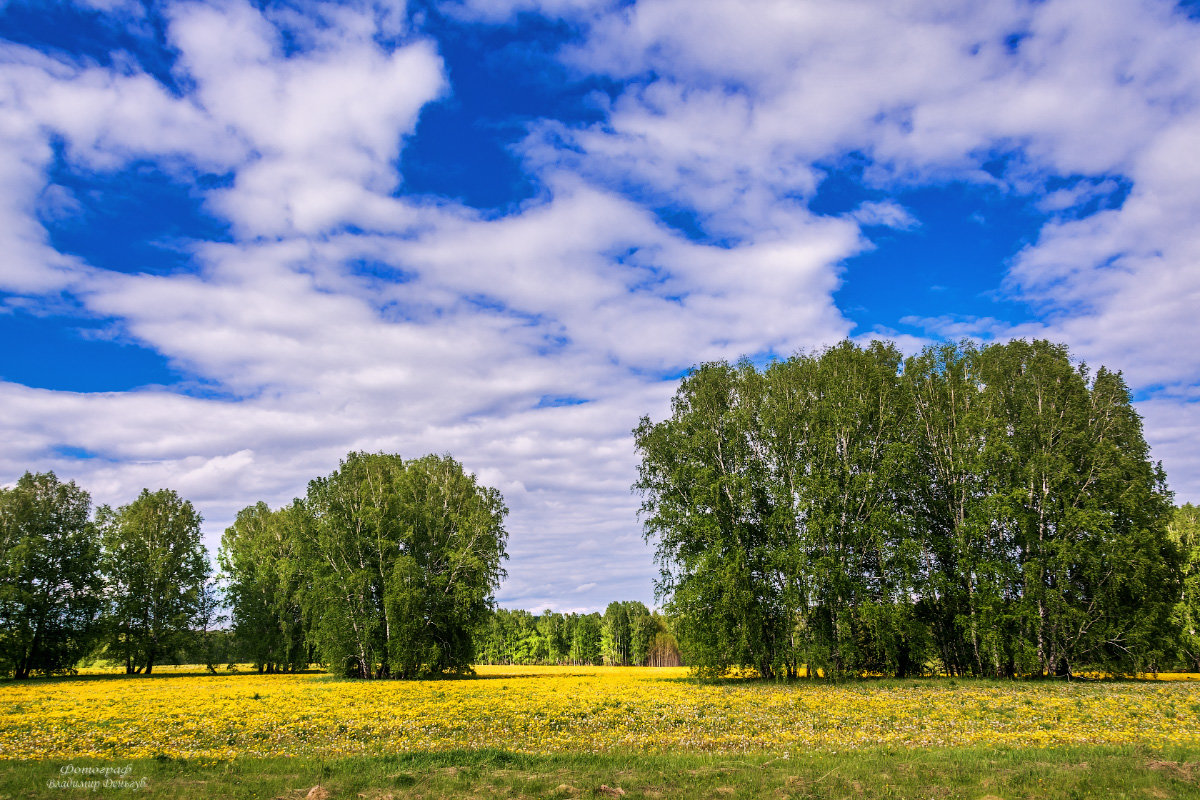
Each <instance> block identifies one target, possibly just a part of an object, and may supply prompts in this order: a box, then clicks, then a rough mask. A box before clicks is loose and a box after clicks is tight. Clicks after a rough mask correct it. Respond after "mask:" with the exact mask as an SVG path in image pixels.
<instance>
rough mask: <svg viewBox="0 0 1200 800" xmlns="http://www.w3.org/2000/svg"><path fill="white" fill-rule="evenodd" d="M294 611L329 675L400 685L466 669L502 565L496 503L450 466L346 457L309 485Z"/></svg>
mask: <svg viewBox="0 0 1200 800" xmlns="http://www.w3.org/2000/svg"><path fill="white" fill-rule="evenodd" d="M305 509H306V511H307V514H308V519H309V523H308V524H309V533H308V535H306V536H305V537H304V547H305V550H304V553H305V554H304V561H305V563H306V564H308V565H309V568H310V569H311V570H312V580H311V587H310V588H308V589H307V590H306V593H305V596H304V605H305V610H306V613H307V614H308V617H309V619H310V620H312V632H313V634H312V635H313V641H314V644H315V645H316V649H317V652H318V654H319V655H320V657H321V660H322V661H323V662H324V663H325V664H326V665H328V666H331V667H334V668H337V669H340V670H344V671H346V672H347V673H348V674H353V675H357V676H360V677H371V676H372V675H374V676H376V677H386V676H394V677H401V678H410V677H416V676H418V675H424V674H431V673H438V672H447V671H449V672H461V671H466V670H469V669H470V666H471V663H472V662H473V660H474V657H475V651H474V634H475V633H476V631H477V629H478V627H479V626H480V625H482V624H484V623H486V621H487V618H488V611H489V609H490V607H491V604H492V592H493V591H494V589H495V587H496V586H497V585H498V584H499V581H500V578H501V577H502V576H503V574H504V572H503V570H502V569H501V566H500V564H501V561H502V560H503V559H504V558H506V557H507V554H506V553H505V549H504V546H505V541H506V539H507V534H506V532H505V531H504V527H503V519H504V516H505V515H506V514H507V513H508V509H507V508H505V506H504V502H503V499H502V498H501V496H500V493H499V492H498V491H496V490H495V489H491V488H487V487H483V486H480V485H479V484H478V483H477V482H476V480H475V477H474V476H473V475H470V474H468V473H466V472H465V471H464V470H463V468H462V465H461V464H459V463H458V462H457V461H455V460H454V459H452V458H450V457H448V456H444V457H443V456H426V457H424V458H420V459H416V460H414V461H407V462H406V461H404V460H403V459H402V458H401V457H400V456H398V455H385V454H382V453H379V454H368V453H351V454H349V455H348V456H347V457H346V459H345V460H344V461H342V463H341V465H340V466H339V468H338V470H336V471H335V472H334V473H333V474H332V475H330V476H329V477H327V478H319V479H317V480H314V481H313V482H312V483H310V484H309V490H308V498H307V500H306V502H305Z"/></svg>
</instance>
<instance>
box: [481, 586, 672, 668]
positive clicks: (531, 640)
mask: <svg viewBox="0 0 1200 800" xmlns="http://www.w3.org/2000/svg"><path fill="white" fill-rule="evenodd" d="M475 651H476V653H477V654H478V660H479V663H481V664H571V665H582V664H608V665H615V666H630V665H633V666H646V667H676V666H680V665H682V663H683V662H682V660H681V659H680V655H679V644H678V642H676V640H675V636H674V635H673V634H672V633H671V632H670V630H669V629H668V626H667V620H666V619H665V618H664V617H663V616H662V615H661V614H658V613H651V612H650V610H649V609H647V608H646V606H645V605H644V604H642V603H639V602H636V601H631V602H614V603H609V604H608V608H607V609H605V611H604V614H603V615H601V614H598V613H592V614H561V613H558V612H554V611H550V610H549V609H547V610H546V611H544V612H542V614H540V615H537V616H535V615H533V614H531V613H530V612H528V611H519V610H518V611H510V610H508V609H504V608H500V609H497V610H496V611H495V612H493V613H492V614H491V616H490V618H489V619H488V621H487V624H485V625H483V626H482V627H481V628H479V630H478V633H477V634H476V637H475Z"/></svg>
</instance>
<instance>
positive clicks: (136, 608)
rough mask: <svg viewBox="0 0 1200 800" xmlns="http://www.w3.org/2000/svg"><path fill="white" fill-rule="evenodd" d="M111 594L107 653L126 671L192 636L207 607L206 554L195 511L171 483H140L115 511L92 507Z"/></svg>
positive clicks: (148, 665)
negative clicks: (131, 497) (143, 485)
mask: <svg viewBox="0 0 1200 800" xmlns="http://www.w3.org/2000/svg"><path fill="white" fill-rule="evenodd" d="M96 516H97V523H98V526H99V528H100V531H101V542H102V547H103V556H102V564H103V573H104V578H105V582H106V590H107V593H108V601H109V602H108V605H109V607H108V627H109V630H108V637H109V646H110V651H111V652H112V653H114V654H116V655H117V656H118V657H119V658H121V659H123V660H124V661H125V671H126V673H128V674H132V673H135V672H141V671H143V670H145V673H146V674H147V675H149V674H150V673H151V672H152V671H153V669H154V665H155V664H156V663H159V662H160V661H161V660H163V659H165V658H168V657H170V656H171V654H172V653H173V651H174V650H175V649H176V648H178V647H180V646H182V645H183V644H185V643H186V642H187V641H188V640H189V639H190V638H192V637H193V631H194V629H195V627H196V626H197V623H198V622H199V619H198V617H199V615H200V612H201V611H203V610H204V590H205V583H206V581H207V579H208V575H209V566H208V557H207V555H206V553H205V550H204V546H203V545H202V544H201V543H200V521H201V520H200V515H199V514H198V513H196V509H195V508H193V507H192V504H191V503H189V502H188V501H186V500H184V499H182V498H181V497H180V496H179V495H178V494H176V493H175V492H173V491H171V490H170V489H160V490H158V491H156V492H151V491H150V490H149V489H143V490H142V493H141V494H140V495H139V496H138V498H137V499H136V500H134V501H133V502H132V503H130V504H129V505H127V506H121V507H120V508H119V509H117V510H116V511H113V510H112V509H111V508H109V507H108V506H101V507H100V509H99V510H98V511H97V514H96Z"/></svg>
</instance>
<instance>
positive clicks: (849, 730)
mask: <svg viewBox="0 0 1200 800" xmlns="http://www.w3.org/2000/svg"><path fill="white" fill-rule="evenodd" d="M1159 677H1160V678H1161V677H1174V678H1178V679H1175V680H1139V681H1120V680H1113V681H1107V680H1106V681H1075V682H1071V683H1066V682H1061V681H1057V682H1043V681H1017V682H1001V681H975V680H953V679H945V678H943V679H925V680H907V681H895V680H887V679H864V680H858V681H850V682H843V683H830V682H826V681H824V680H817V681H800V682H797V683H790V684H777V683H767V682H762V681H757V680H738V679H732V680H725V681H718V682H697V681H695V680H693V679H691V678H690V677H689V673H688V671H687V670H685V669H651V668H636V667H610V668H604V667H480V668H479V670H478V676H477V677H475V678H463V679H442V680H431V681H357V680H349V679H343V678H337V677H333V676H330V675H327V674H325V673H318V672H311V673H301V674H294V675H259V674H257V673H254V672H236V673H229V672H225V671H220V672H218V673H216V674H209V673H206V672H204V671H199V670H195V669H189V668H177V669H174V670H170V669H167V670H164V671H162V672H161V673H158V672H156V673H155V675H154V676H153V677H149V678H146V677H140V676H134V677H126V676H125V675H123V674H112V673H105V672H104V671H91V673H90V674H81V675H78V676H74V677H70V678H61V679H34V680H28V681H19V682H17V681H12V682H5V683H2V684H0V759H3V761H2V762H0V764H2V765H0V772H3V773H4V777H3V779H0V797H5V796H7V797H14V798H15V797H43V796H44V797H64V796H75V795H76V794H78V795H79V796H95V792H97V791H99V792H104V791H111V792H118V791H125V790H128V789H130V786H128V785H127V786H125V788H124V789H122V788H121V787H116V786H115V785H114V787H109V788H107V789H106V788H105V787H103V786H99V787H91V788H89V787H87V786H86V785H85V784H86V781H84V780H83V779H82V778H78V777H77V778H75V779H74V780H75V781H76V785H75V786H74V787H72V786H71V785H70V783H69V782H67V783H63V781H64V780H66V779H67V778H70V777H71V774H72V773H70V772H66V773H64V772H63V770H64V768H67V769H68V770H79V769H80V768H81V767H82V766H87V765H91V766H103V765H126V766H129V771H128V772H129V774H131V775H135V776H141V779H142V783H143V784H144V785H141V786H137V787H135V788H136V791H138V792H139V795H140V796H161V797H189V796H213V797H219V796H238V797H241V796H246V797H251V796H253V797H290V796H292V795H291V794H288V793H289V792H293V793H294V792H298V791H299V790H300V789H311V788H312V787H313V786H316V785H318V784H320V785H321V786H322V789H321V790H320V791H319V792H317V796H323V795H322V794H321V792H333V794H331V795H328V796H342V795H344V796H347V797H356V796H359V795H363V796H367V797H373V796H378V797H384V796H385V795H386V794H391V795H392V796H393V797H400V796H428V797H439V796H458V793H459V792H461V796H471V795H473V794H475V795H478V794H480V793H482V794H485V795H486V794H498V795H500V796H552V795H554V796H564V797H565V796H597V797H599V796H612V797H616V796H625V795H626V794H629V795H630V796H638V795H641V796H651V797H652V796H671V797H674V796H714V793H716V794H718V795H731V796H732V795H741V796H759V795H760V794H761V793H762V792H768V793H772V792H773V793H775V794H776V795H778V796H796V797H802V796H856V795H858V796H879V797H889V796H890V797H903V796H915V794H913V793H916V794H923V793H924V792H925V789H927V788H928V789H937V791H936V792H934V794H933V795H931V796H946V797H958V796H962V797H982V796H987V795H991V796H992V797H1007V796H1031V797H1035V796H1054V795H1055V794H1056V793H1057V792H1059V791H1060V790H1061V791H1062V792H1067V793H1065V794H1061V796H1063V797H1069V796H1073V795H1072V794H1071V792H1074V793H1075V794H1074V796H1091V795H1090V794H1089V793H1088V792H1090V791H1092V790H1096V791H1098V790H1099V788H1100V787H1105V791H1106V792H1107V791H1110V790H1111V791H1116V789H1114V787H1117V788H1120V786H1122V785H1124V784H1125V783H1128V782H1130V781H1132V782H1133V783H1132V784H1130V787H1129V791H1130V792H1132V794H1129V795H1128V796H1131V797H1133V796H1146V797H1188V796H1200V791H1198V790H1197V788H1196V786H1197V781H1196V778H1200V768H1196V762H1197V761H1200V758H1198V756H1200V682H1196V681H1189V680H1184V679H1183V678H1187V677H1194V676H1159ZM1000 763H1005V764H1011V765H1012V767H1013V768H1012V769H1009V770H1008V771H1007V772H1006V771H1005V769H1001V768H1000V767H995V766H994V765H996V764H1000ZM988 764H992V765H993V767H988V766H986V765H988ZM1080 764H1083V767H1082V768H1081V767H1080V766H1079V765H1080ZM906 770H907V772H906ZM939 770H940V772H939ZM1193 770H1194V771H1195V774H1193ZM820 771H823V774H824V773H828V774H827V775H826V777H825V778H823V779H822V780H821V781H820V782H819V783H817V782H816V781H817V779H818V778H819V777H820V775H818V774H817V772H820ZM843 773H845V774H843ZM859 773H861V774H859ZM909 773H911V774H910V775H909V777H910V778H911V780H910V781H909V784H906V783H904V780H905V779H904V776H905V775H906V774H909ZM79 774H80V775H83V776H87V775H90V774H91V773H88V772H86V771H81V772H79ZM339 775H340V776H341V778H339V777H338V776H339ZM147 776H150V777H147ZM201 776H205V777H201ZM514 776H516V777H514ZM589 776H590V777H589ZM671 776H675V777H674V778H672V777H671ZM847 776H851V777H847ZM855 776H856V777H855ZM880 776H883V777H882V778H881V777H880ZM938 776H940V777H938ZM995 776H1000V777H998V778H997V777H995ZM1005 776H1007V777H1005ZM1033 776H1038V777H1033ZM989 780H991V781H992V783H990V784H989V783H988V781H989ZM56 781H57V783H56ZM256 781H257V782H256ZM339 781H340V782H339ZM364 781H366V782H367V783H368V784H372V785H363V782H364ZM764 781H765V782H766V783H765V784H764ZM789 781H791V783H789ZM912 781H916V783H912ZM931 781H932V782H931ZM997 781H999V782H998V783H997ZM1089 781H1091V782H1093V783H1092V784H1089V783H1088V782H1089ZM1081 782H1082V783H1081ZM855 784H857V785H858V786H859V787H860V788H859V790H858V791H856V790H854V788H853V787H854V785H855ZM910 784H911V785H910ZM959 784H961V793H954V792H958V791H959V790H957V789H954V787H955V786H956V785H959ZM1143 784H1144V785H1143ZM1088 786H1091V789H1088V788H1087V787H1088ZM81 787H82V788H81ZM222 787H224V789H222ZM232 787H238V788H237V790H236V791H234V790H233V788H232ZM327 787H333V788H332V789H329V788H327ZM339 787H340V788H339ZM563 787H566V788H563ZM639 787H640V788H639ZM789 787H791V788H790V789H789ZM839 787H840V788H839ZM906 787H907V788H906ZM1081 787H1083V788H1081ZM719 788H724V789H727V790H728V791H721V792H717V789H719ZM376 789H378V791H377V792H376V793H375V794H374V795H373V794H372V792H373V791H375V790H376ZM243 790H244V791H243ZM618 790H619V792H618ZM842 790H845V792H846V794H844V795H843V794H839V792H841V791H842ZM222 791H226V792H227V793H226V794H222ZM1081 791H1082V792H1084V794H1079V792H1081ZM6 792H7V794H5V793H6ZM207 792H212V794H206V793H207ZM339 792H341V794H339ZM947 792H950V793H947ZM972 792H974V793H972ZM1146 792H1148V793H1146ZM1156 793H1157V794H1156ZM295 796H297V797H300V796H304V793H300V794H297V795H295ZM1113 796H1117V795H1113Z"/></svg>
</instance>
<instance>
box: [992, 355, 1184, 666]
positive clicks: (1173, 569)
mask: <svg viewBox="0 0 1200 800" xmlns="http://www.w3.org/2000/svg"><path fill="white" fill-rule="evenodd" d="M980 375H981V378H982V380H983V382H984V387H985V388H984V389H983V398H984V402H985V405H986V407H987V411H988V414H989V416H990V418H991V423H992V424H991V426H990V428H989V432H988V438H987V444H986V446H985V448H984V459H985V466H984V470H985V475H986V480H987V481H988V482H989V484H990V485H989V487H988V489H989V494H990V502H991V511H992V513H991V517H992V520H993V528H992V530H993V536H994V537H995V539H996V540H997V541H996V544H995V545H993V548H994V549H996V550H998V551H999V552H1002V553H1007V554H1008V558H1009V561H1010V566H1009V568H1008V569H1007V570H1006V571H1005V572H1006V575H1007V576H1009V578H1010V580H1012V581H1013V583H1012V584H1010V585H1009V586H1008V587H1007V588H1006V590H1005V593H1004V594H1005V597H1006V598H1008V600H1009V603H1008V605H1009V606H1010V607H1011V608H1012V610H1013V612H1014V616H1013V618H1012V622H1013V623H1014V624H1015V626H1016V628H1015V629H1011V630H1010V632H1009V637H1010V638H1011V639H1013V640H1014V641H1019V642H1021V643H1022V644H1023V647H1021V648H1020V649H1019V650H1018V651H1017V652H1015V653H1014V654H1013V659H1014V660H1015V661H1016V662H1017V663H1018V665H1019V666H1020V667H1021V668H1022V669H1023V670H1025V671H1030V670H1032V671H1035V672H1038V673H1041V674H1067V675H1069V674H1070V671H1071V669H1072V665H1073V664H1081V663H1085V664H1096V665H1104V666H1108V667H1123V668H1126V669H1139V668H1141V667H1143V666H1145V665H1146V664H1147V663H1153V662H1154V661H1156V660H1157V659H1161V658H1162V656H1163V654H1164V653H1165V652H1166V651H1167V650H1169V649H1170V644H1168V643H1167V641H1166V640H1165V639H1164V634H1165V633H1166V632H1167V631H1168V630H1169V619H1170V613H1171V609H1172V605H1173V604H1174V602H1175V601H1176V597H1177V582H1178V573H1179V567H1180V565H1179V563H1178V558H1179V555H1178V551H1177V549H1176V548H1175V547H1174V546H1173V544H1172V543H1171V541H1170V539H1169V537H1168V536H1167V533H1166V526H1167V521H1168V517H1169V514H1170V509H1171V505H1170V493H1169V492H1168V491H1167V488H1166V476H1165V475H1164V474H1163V472H1162V468H1161V466H1159V465H1155V464H1154V463H1152V462H1151V461H1150V459H1149V447H1148V445H1147V444H1146V442H1145V439H1144V438H1143V436H1142V426H1141V418H1140V417H1139V416H1138V414H1137V412H1136V411H1135V410H1134V409H1133V406H1132V402H1131V398H1130V396H1129V390H1128V388H1127V387H1126V386H1125V382H1124V380H1123V379H1122V378H1121V375H1120V373H1115V372H1110V371H1109V370H1107V369H1104V368H1101V369H1100V370H1099V371H1098V372H1097V373H1096V375H1095V377H1094V378H1091V377H1090V374H1089V371H1088V369H1087V367H1086V365H1080V366H1078V367H1075V366H1073V365H1072V364H1071V361H1070V357H1069V354H1068V352H1067V350H1066V348H1065V347H1063V346H1061V345H1055V344H1052V343H1050V342H1046V341H1035V342H1024V341H1020V340H1017V341H1012V342H1008V343H1006V344H999V345H992V346H990V347H988V348H986V349H985V350H984V351H983V352H982V354H981V369H980Z"/></svg>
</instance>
